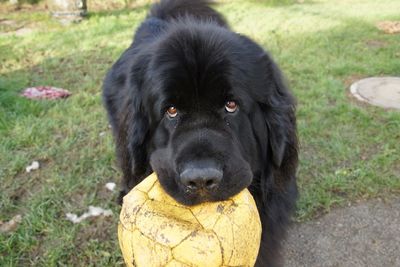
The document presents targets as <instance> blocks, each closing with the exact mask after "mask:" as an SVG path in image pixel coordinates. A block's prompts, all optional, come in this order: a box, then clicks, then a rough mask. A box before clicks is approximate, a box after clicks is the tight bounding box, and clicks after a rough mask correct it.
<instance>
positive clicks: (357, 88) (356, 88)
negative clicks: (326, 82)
mask: <svg viewBox="0 0 400 267" xmlns="http://www.w3.org/2000/svg"><path fill="white" fill-rule="evenodd" d="M350 91H351V93H352V94H353V95H354V96H355V97H356V98H357V99H358V100H360V101H364V102H367V103H369V104H371V105H375V106H380V107H384V108H395V109H400V77H372V78H366V79H362V80H359V81H357V82H355V83H353V84H352V85H351V87H350Z"/></svg>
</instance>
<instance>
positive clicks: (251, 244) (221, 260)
mask: <svg viewBox="0 0 400 267" xmlns="http://www.w3.org/2000/svg"><path fill="white" fill-rule="evenodd" d="M118 238H119V244H120V247H121V250H122V254H123V257H124V260H125V263H126V265H127V266H137V267H153V266H206V267H213V266H218V267H219V266H253V265H254V263H255V261H256V258H257V255H258V249H259V246H260V239H261V223H260V218H259V214H258V211H257V207H256V204H255V202H254V199H253V197H252V196H251V194H250V192H249V191H248V190H247V189H245V190H243V191H242V192H241V193H239V194H237V195H236V196H234V197H232V198H230V199H228V200H226V201H220V202H208V203H203V204H199V205H195V206H184V205H182V204H180V203H178V202H176V201H175V200H174V199H173V198H172V197H170V196H169V195H168V194H167V193H165V191H164V190H163V189H162V187H161V185H160V183H159V182H158V179H157V176H156V174H154V173H153V174H152V175H150V176H149V177H147V178H146V179H145V180H143V181H142V182H141V183H140V184H138V185H137V186H136V187H135V188H134V189H132V191H131V192H129V194H127V195H126V196H125V197H124V202H123V205H122V210H121V214H120V223H119V225H118Z"/></svg>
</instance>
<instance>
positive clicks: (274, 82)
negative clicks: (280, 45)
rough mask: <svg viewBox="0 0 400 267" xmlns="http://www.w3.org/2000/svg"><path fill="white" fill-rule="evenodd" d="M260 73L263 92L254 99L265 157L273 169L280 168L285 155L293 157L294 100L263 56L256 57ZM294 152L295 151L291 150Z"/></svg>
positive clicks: (294, 147) (271, 62) (295, 145)
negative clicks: (263, 136) (265, 144)
mask: <svg viewBox="0 0 400 267" xmlns="http://www.w3.org/2000/svg"><path fill="white" fill-rule="evenodd" d="M258 66H259V67H260V70H261V71H262V72H263V77H262V79H261V80H262V84H261V85H260V86H262V87H263V89H262V90H263V91H264V93H263V94H261V95H260V97H259V99H258V104H259V107H260V109H261V111H262V114H263V118H264V120H265V124H266V126H267V132H268V134H267V135H268V151H267V153H268V152H269V153H270V156H269V158H270V159H272V162H273V164H274V165H275V167H276V168H279V167H281V165H282V162H283V161H284V160H285V158H286V157H288V156H290V155H288V153H293V152H294V153H296V154H297V136H296V119H295V101H294V98H293V97H292V95H291V94H290V91H289V90H288V88H287V86H286V84H285V81H284V78H283V77H282V73H281V71H280V70H279V68H278V67H277V65H276V64H275V63H274V61H273V60H272V59H271V58H270V56H269V55H268V54H266V53H263V54H262V55H261V56H260V58H259V65H258ZM293 150H296V151H293Z"/></svg>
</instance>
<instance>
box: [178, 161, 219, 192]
mask: <svg viewBox="0 0 400 267" xmlns="http://www.w3.org/2000/svg"><path fill="white" fill-rule="evenodd" d="M222 176H223V174H222V171H221V170H219V169H216V168H212V167H210V168H187V169H185V170H184V171H183V172H182V173H181V175H180V178H181V182H182V184H183V185H184V186H186V188H187V189H189V190H190V191H198V190H204V189H205V190H213V189H215V188H216V187H217V186H218V184H219V183H220V182H221V180H222Z"/></svg>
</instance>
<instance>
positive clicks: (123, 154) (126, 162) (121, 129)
mask: <svg viewBox="0 0 400 267" xmlns="http://www.w3.org/2000/svg"><path fill="white" fill-rule="evenodd" d="M125 97H126V98H125V99H124V100H123V102H122V105H121V107H120V108H121V110H122V112H120V117H119V118H118V126H117V127H118V129H117V131H116V133H117V134H116V145H117V153H118V157H119V162H120V165H121V168H122V171H123V173H124V179H123V187H124V190H130V189H131V188H132V187H134V186H135V185H136V184H137V183H139V182H140V181H141V180H142V179H143V178H144V177H146V176H147V174H148V173H149V166H150V165H149V159H148V151H147V147H148V144H147V143H148V136H149V120H148V116H147V115H146V112H145V111H144V110H143V106H142V97H141V94H140V91H139V90H137V88H133V89H130V92H129V93H127V94H126V95H125Z"/></svg>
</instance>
